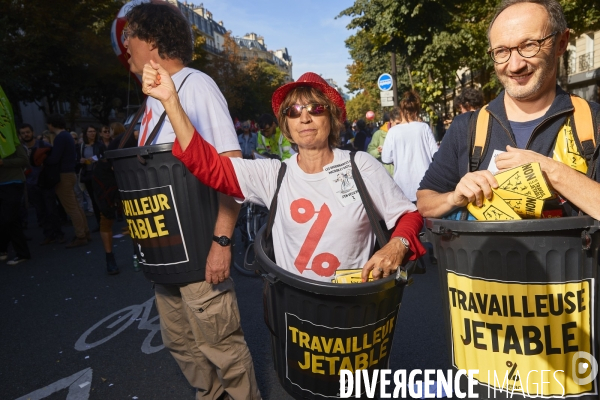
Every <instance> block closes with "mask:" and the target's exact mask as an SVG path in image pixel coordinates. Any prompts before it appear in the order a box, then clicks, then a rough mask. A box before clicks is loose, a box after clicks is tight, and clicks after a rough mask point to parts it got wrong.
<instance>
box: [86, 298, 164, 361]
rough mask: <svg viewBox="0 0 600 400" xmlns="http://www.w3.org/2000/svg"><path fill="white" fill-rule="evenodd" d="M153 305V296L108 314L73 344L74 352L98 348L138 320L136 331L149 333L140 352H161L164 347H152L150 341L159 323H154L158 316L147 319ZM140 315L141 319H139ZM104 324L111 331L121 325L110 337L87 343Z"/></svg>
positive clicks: (157, 329)
mask: <svg viewBox="0 0 600 400" xmlns="http://www.w3.org/2000/svg"><path fill="white" fill-rule="evenodd" d="M153 305H154V296H152V297H151V298H150V299H148V300H147V301H146V302H144V303H143V304H136V305H132V306H129V307H125V308H122V309H121V310H119V311H116V312H114V313H112V314H110V315H109V316H107V317H106V318H104V319H102V320H100V321H99V322H98V323H96V324H95V325H94V326H92V327H91V328H90V329H88V330H87V331H85V332H84V333H83V335H81V336H80V337H79V339H78V340H77V342H75V350H78V351H87V350H90V349H93V348H94V347H97V346H100V345H101V344H104V343H106V342H108V341H109V340H111V339H112V338H114V337H115V336H117V335H118V334H120V333H121V332H123V331H124V330H125V329H127V328H128V327H129V326H130V325H131V324H133V323H134V322H135V321H136V320H138V319H139V320H140V323H139V324H138V329H140V330H149V331H150V333H149V334H148V336H146V338H145V339H144V342H143V343H142V347H141V350H142V352H143V353H145V354H153V353H156V352H158V351H160V350H162V349H163V348H164V347H165V345H164V344H161V345H159V346H154V345H152V340H153V339H154V336H155V335H156V333H157V332H159V331H160V322H156V321H158V319H159V316H158V315H156V316H154V317H152V318H150V319H148V317H149V316H150V311H152V306H153ZM140 314H141V315H142V316H141V318H139V316H140ZM155 322H156V323H155ZM105 324H107V325H106V326H104V328H106V329H111V330H112V329H114V328H115V327H117V326H118V325H119V324H121V326H120V327H119V328H118V329H117V330H115V331H114V332H112V333H111V334H110V335H108V336H106V337H104V338H102V339H99V340H96V341H95V342H92V343H88V342H87V339H88V337H89V336H91V335H92V333H94V331H96V330H97V329H99V328H100V327H102V326H103V325H105Z"/></svg>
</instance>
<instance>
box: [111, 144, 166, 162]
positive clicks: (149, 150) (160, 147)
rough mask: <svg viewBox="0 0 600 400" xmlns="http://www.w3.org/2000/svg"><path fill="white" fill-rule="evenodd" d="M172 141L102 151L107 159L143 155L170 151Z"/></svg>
mask: <svg viewBox="0 0 600 400" xmlns="http://www.w3.org/2000/svg"><path fill="white" fill-rule="evenodd" d="M172 149H173V143H163V144H156V145H153V146H140V147H128V148H126V149H117V150H108V151H106V152H104V157H105V158H109V159H116V158H125V157H135V156H138V155H141V156H145V155H148V154H154V153H165V152H169V153H170V152H171V150H172Z"/></svg>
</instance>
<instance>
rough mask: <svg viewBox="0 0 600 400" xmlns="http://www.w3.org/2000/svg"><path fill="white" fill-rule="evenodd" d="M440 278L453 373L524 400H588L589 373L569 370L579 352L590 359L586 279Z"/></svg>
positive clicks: (589, 306) (589, 301) (589, 292)
mask: <svg viewBox="0 0 600 400" xmlns="http://www.w3.org/2000/svg"><path fill="white" fill-rule="evenodd" d="M447 277H448V305H449V308H450V309H449V312H450V324H451V329H452V358H453V364H454V366H455V367H456V368H458V369H465V370H475V369H476V370H479V373H478V374H475V375H474V378H475V379H476V380H477V381H479V383H480V384H483V385H487V386H488V387H490V388H495V389H496V390H501V389H502V390H503V391H504V392H509V393H513V394H514V393H517V394H520V395H523V394H525V395H526V396H525V397H529V396H535V395H537V396H540V395H541V396H548V397H550V396H558V397H562V396H569V395H571V396H577V395H581V394H584V393H588V394H589V393H593V392H594V385H593V381H592V380H591V379H590V380H586V377H587V376H589V373H591V368H588V370H587V371H581V370H578V367H577V366H578V365H579V366H581V363H582V362H585V359H580V358H579V357H581V356H580V354H581V353H580V352H586V353H590V354H591V357H593V354H594V347H593V345H592V344H593V343H594V341H595V338H594V331H593V329H592V327H593V326H594V320H595V311H594V308H593V303H592V301H593V299H594V292H593V291H594V282H593V280H592V279H588V280H580V281H572V282H565V283H525V282H507V281H499V280H486V279H481V278H475V277H470V276H465V275H460V274H457V273H455V272H453V271H448V274H447ZM586 374H587V375H586ZM592 378H593V377H592ZM493 397H495V396H493ZM493 397H492V396H490V398H493Z"/></svg>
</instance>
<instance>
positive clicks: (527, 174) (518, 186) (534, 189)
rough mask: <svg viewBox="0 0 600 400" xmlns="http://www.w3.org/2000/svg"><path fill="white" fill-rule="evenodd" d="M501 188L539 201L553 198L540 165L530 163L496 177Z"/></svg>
mask: <svg viewBox="0 0 600 400" xmlns="http://www.w3.org/2000/svg"><path fill="white" fill-rule="evenodd" d="M494 177H495V178H496V181H498V185H499V188H500V189H502V190H506V191H507V192H512V193H517V194H521V195H523V196H527V197H532V198H535V199H539V200H544V199H548V198H550V197H551V196H552V193H551V192H550V188H549V187H548V184H547V183H546V180H545V179H544V176H543V174H542V170H541V168H540V164H539V163H529V164H524V165H521V166H520V167H517V168H512V169H509V170H507V171H504V172H501V173H499V174H496V175H495V176H494Z"/></svg>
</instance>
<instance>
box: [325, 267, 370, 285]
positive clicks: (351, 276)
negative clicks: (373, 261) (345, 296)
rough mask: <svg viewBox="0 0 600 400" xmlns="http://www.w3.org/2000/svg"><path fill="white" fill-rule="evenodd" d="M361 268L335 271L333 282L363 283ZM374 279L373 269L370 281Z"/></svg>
mask: <svg viewBox="0 0 600 400" xmlns="http://www.w3.org/2000/svg"><path fill="white" fill-rule="evenodd" d="M361 274H362V268H361V269H343V270H338V271H335V275H333V279H332V280H331V282H332V283H362V277H361ZM372 280H373V271H371V273H370V274H369V281H372Z"/></svg>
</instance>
